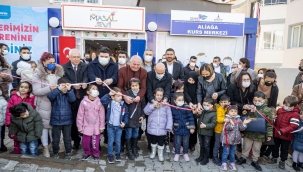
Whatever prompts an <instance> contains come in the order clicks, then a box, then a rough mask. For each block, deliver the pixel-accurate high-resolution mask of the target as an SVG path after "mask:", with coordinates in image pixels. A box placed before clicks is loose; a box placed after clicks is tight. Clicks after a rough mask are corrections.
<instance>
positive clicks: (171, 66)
mask: <svg viewBox="0 0 303 172" xmlns="http://www.w3.org/2000/svg"><path fill="white" fill-rule="evenodd" d="M175 56H176V55H175V50H174V49H172V48H169V49H167V50H166V62H163V64H164V65H165V68H166V71H167V72H168V73H170V74H171V75H172V76H173V81H172V82H173V83H174V82H175V81H177V80H181V81H184V71H183V68H182V65H181V64H180V63H178V62H174V59H175Z"/></svg>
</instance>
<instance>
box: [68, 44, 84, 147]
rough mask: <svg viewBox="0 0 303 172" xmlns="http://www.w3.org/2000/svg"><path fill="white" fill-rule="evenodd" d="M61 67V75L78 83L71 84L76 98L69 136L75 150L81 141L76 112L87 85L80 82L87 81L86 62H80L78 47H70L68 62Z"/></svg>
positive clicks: (71, 81)
mask: <svg viewBox="0 0 303 172" xmlns="http://www.w3.org/2000/svg"><path fill="white" fill-rule="evenodd" d="M63 69H64V76H63V77H65V78H67V79H68V80H69V81H70V83H72V84H79V85H75V86H73V90H74V92H75V95H76V98H77V99H76V101H75V102H74V103H73V104H72V114H73V124H72V129H71V137H72V139H73V141H74V146H73V149H74V150H76V149H79V146H80V141H81V138H80V136H79V134H78V129H77V125H76V119H77V113H78V109H79V105H80V103H81V101H82V99H83V97H84V95H85V90H86V87H87V84H82V83H87V82H88V77H87V64H85V63H83V62H81V58H80V51H79V50H78V49H71V50H70V51H69V62H67V63H66V64H64V65H63Z"/></svg>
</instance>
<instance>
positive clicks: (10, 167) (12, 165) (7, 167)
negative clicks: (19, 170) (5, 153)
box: [1, 161, 19, 170]
mask: <svg viewBox="0 0 303 172" xmlns="http://www.w3.org/2000/svg"><path fill="white" fill-rule="evenodd" d="M18 163H19V162H18V161H8V162H7V164H6V165H5V166H4V167H2V168H1V170H14V168H15V166H16V165H17V164H18Z"/></svg>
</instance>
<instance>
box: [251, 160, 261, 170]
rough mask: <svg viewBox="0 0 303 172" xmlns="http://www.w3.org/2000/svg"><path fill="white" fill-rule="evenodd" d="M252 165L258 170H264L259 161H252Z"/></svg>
mask: <svg viewBox="0 0 303 172" xmlns="http://www.w3.org/2000/svg"><path fill="white" fill-rule="evenodd" d="M251 166H253V167H254V168H255V169H256V170H257V171H262V168H261V167H260V165H259V164H258V162H255V161H253V162H251Z"/></svg>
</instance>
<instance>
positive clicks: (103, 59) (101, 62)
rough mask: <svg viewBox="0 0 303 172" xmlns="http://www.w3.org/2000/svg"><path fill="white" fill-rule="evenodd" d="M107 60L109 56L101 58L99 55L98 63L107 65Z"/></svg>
mask: <svg viewBox="0 0 303 172" xmlns="http://www.w3.org/2000/svg"><path fill="white" fill-rule="evenodd" d="M108 62H109V58H101V57H99V63H100V64H101V65H107V64H108Z"/></svg>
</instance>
